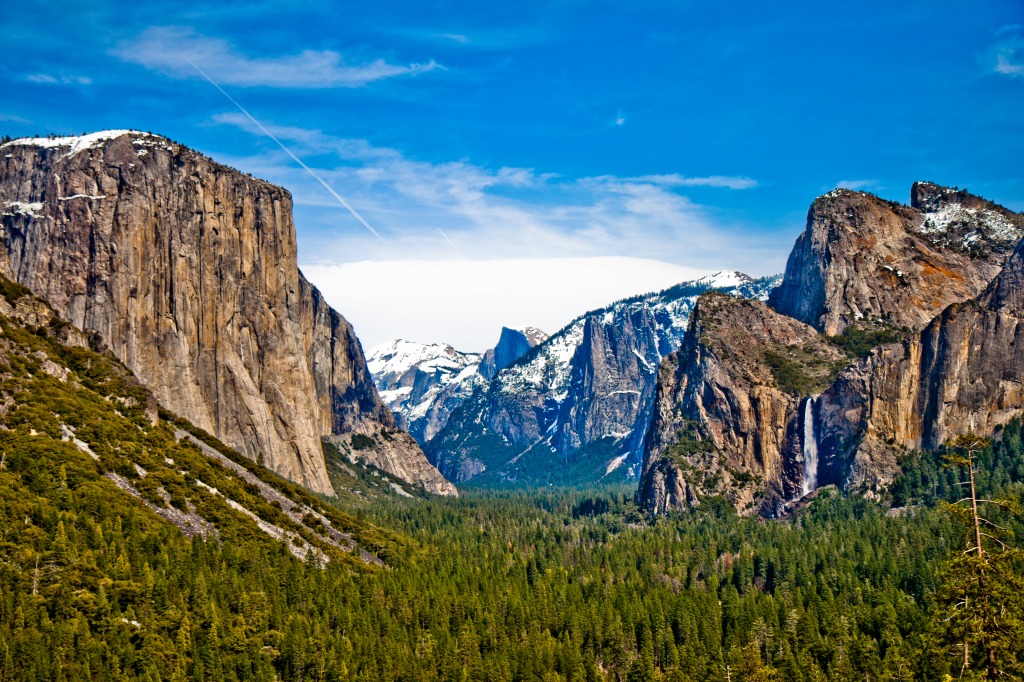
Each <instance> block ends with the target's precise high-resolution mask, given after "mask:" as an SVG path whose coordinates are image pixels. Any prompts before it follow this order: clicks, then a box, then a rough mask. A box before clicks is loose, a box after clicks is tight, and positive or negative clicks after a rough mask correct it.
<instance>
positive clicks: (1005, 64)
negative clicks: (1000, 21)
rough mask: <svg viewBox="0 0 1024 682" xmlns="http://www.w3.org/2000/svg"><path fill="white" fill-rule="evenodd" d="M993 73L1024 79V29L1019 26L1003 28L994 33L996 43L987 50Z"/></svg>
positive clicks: (1011, 25)
mask: <svg viewBox="0 0 1024 682" xmlns="http://www.w3.org/2000/svg"><path fill="white" fill-rule="evenodd" d="M989 64H990V66H991V69H992V71H993V72H995V73H998V74H1000V75H1002V76H1010V77H1013V78H1024V29H1022V27H1021V25H1020V24H1010V25H1009V26H1003V27H1002V28H1000V29H999V30H998V31H996V42H995V43H994V44H993V45H992V47H991V48H990V50H989Z"/></svg>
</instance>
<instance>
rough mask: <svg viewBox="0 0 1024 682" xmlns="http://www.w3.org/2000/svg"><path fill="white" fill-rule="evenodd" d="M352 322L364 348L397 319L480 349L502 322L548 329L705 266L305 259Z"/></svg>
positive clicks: (419, 335) (401, 325) (416, 336)
mask: <svg viewBox="0 0 1024 682" xmlns="http://www.w3.org/2000/svg"><path fill="white" fill-rule="evenodd" d="M302 271H303V272H304V273H305V275H306V277H308V278H309V280H310V281H312V282H313V283H314V284H315V285H316V286H317V287H318V288H319V289H320V291H321V292H323V294H324V296H325V297H326V298H327V301H328V302H329V303H330V304H331V305H332V306H334V308H336V309H337V310H338V311H340V312H341V313H342V314H343V315H344V316H345V317H346V318H347V319H348V320H349V322H351V323H352V325H353V326H354V327H355V330H356V334H357V335H358V336H359V338H360V340H361V341H362V343H363V348H364V349H367V350H368V349H370V348H372V347H374V346H376V345H378V344H381V343H384V342H385V341H389V340H390V339H391V338H392V336H393V334H394V330H395V329H403V330H407V331H403V332H402V336H403V337H404V338H406V339H407V340H409V341H421V342H425V343H429V342H446V343H450V344H452V345H453V346H455V347H456V348H458V349H459V350H463V351H483V350H485V349H487V348H490V347H492V346H493V345H494V344H495V342H497V340H498V333H499V332H500V330H501V327H502V326H506V327H524V326H528V325H529V326H534V327H538V328H540V329H543V330H544V331H546V332H548V333H549V334H551V333H554V332H556V331H558V330H559V329H560V328H561V327H563V326H564V325H565V324H567V323H568V322H570V321H571V320H572V319H573V318H574V317H576V316H577V315H579V314H581V313H584V312H586V311H588V310H593V309H595V308H600V307H602V306H604V305H607V304H608V303H611V302H612V301H615V300H618V299H620V298H625V297H627V296H632V295H634V294H641V293H645V292H648V291H656V290H659V289H664V288H666V287H669V286H672V285H673V284H677V283H679V282H683V281H687V280H691V279H696V278H698V277H700V276H702V275H705V274H708V271H707V270H698V269H695V268H690V267H685V266H681V265H674V264H672V263H665V262H662V261H657V260H647V259H642V258H624V257H602V258H548V259H508V260H429V261H428V260H400V261H363V262H356V263H341V264H335V265H316V264H307V265H303V266H302Z"/></svg>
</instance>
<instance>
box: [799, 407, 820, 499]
mask: <svg viewBox="0 0 1024 682" xmlns="http://www.w3.org/2000/svg"><path fill="white" fill-rule="evenodd" d="M815 435H816V434H815V432H814V397H813V396H812V397H808V398H807V402H805V403H804V442H803V450H804V480H803V494H804V495H807V494H808V493H810V492H811V491H812V490H814V489H815V488H817V487H818V441H817V440H816V439H815ZM801 497H802V496H801Z"/></svg>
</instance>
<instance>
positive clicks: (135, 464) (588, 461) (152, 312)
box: [0, 130, 1024, 682]
mask: <svg viewBox="0 0 1024 682" xmlns="http://www.w3.org/2000/svg"><path fill="white" fill-rule="evenodd" d="M0 151H3V152H4V160H3V164H2V165H0V207H2V208H3V212H2V215H0V228H2V230H0V246H2V249H0V275H2V276H0V297H2V298H0V331H2V333H0V528H2V531H0V681H4V680H8V679H10V680H23V679H24V680H50V679H53V680H61V679H95V680H115V679H118V680H120V679H145V680H158V679H168V680H184V679H217V680H221V679H224V680H245V679H266V680H275V679H288V680H305V679H316V680H367V681H369V680H433V679H458V680H509V681H512V680H565V681H567V682H568V681H577V680H588V681H589V680H630V681H633V680H722V679H726V680H729V679H744V680H759V679H785V680H823V679H831V680H847V679H942V678H943V676H944V675H953V674H956V673H958V671H959V670H960V668H962V667H963V665H964V659H965V657H966V660H967V664H968V666H969V667H972V668H975V669H979V670H980V669H982V668H985V669H986V670H988V671H991V670H993V669H997V672H998V671H1000V670H1005V671H1006V672H1007V674H1013V673H1014V672H1015V671H1017V670H1019V669H1020V667H1019V666H1020V665H1021V661H1020V651H1021V650H1022V649H1021V646H1022V644H1024V638H1022V636H1021V634H1020V633H1021V632H1024V625H1021V624H1022V623H1024V601H1022V600H1021V598H1020V595H1021V594H1024V590H1017V589H1016V587H1018V586H1021V585H1022V583H1024V578H1022V576H1024V571H1022V563H1021V561H1022V559H1021V556H1022V555H1021V553H1020V551H1019V550H1018V549H1016V547H1017V541H1016V540H1015V537H1017V536H1016V534H1018V533H1020V532H1021V531H1022V530H1024V528H1022V521H1024V519H1022V517H1021V515H1020V513H1019V506H1017V505H1018V503H1017V502H1016V500H1018V499H1019V497H1020V495H1021V493H1022V492H1024V437H1022V433H1021V419H1022V417H1024V388H1022V387H1024V378H1022V377H1024V357H1022V356H1021V351H1020V350H1019V349H1020V348H1022V347H1024V345H1018V344H1017V343H1016V341H1017V340H1018V338H1019V337H1021V336H1022V335H1024V324H1021V320H1022V319H1024V242H1022V241H1021V240H1022V238H1024V217H1022V216H1021V214H1018V213H1015V212H1013V211H1011V210H1009V209H1006V208H1003V207H1001V206H998V205H996V204H994V203H992V202H989V201H987V200H985V199H982V198H980V197H977V196H974V195H972V194H970V193H967V192H966V191H964V190H959V189H956V188H953V189H951V188H945V187H941V186H939V185H935V184H933V183H926V182H918V183H914V185H913V186H912V188H911V192H910V203H909V204H908V205H903V204H899V203H896V202H892V201H886V200H883V199H880V198H879V197H876V196H874V195H872V194H869V193H866V192H861V191H853V190H846V189H836V190H833V191H830V192H828V193H826V194H824V195H822V196H820V197H818V198H817V199H816V200H815V201H814V202H813V203H812V205H811V207H810V209H809V212H808V216H807V221H806V227H805V229H804V231H803V232H802V233H801V234H800V236H799V237H798V238H797V240H796V244H795V246H794V248H793V250H792V251H791V253H790V257H789V260H788V263H787V266H786V269H785V272H784V273H783V274H782V275H777V276H765V277H760V278H752V277H749V276H747V275H744V274H742V273H739V272H736V271H731V270H725V271H720V272H717V273H715V274H712V275H707V276H705V277H701V278H698V279H694V280H690V281H685V282H681V283H679V284H677V285H675V286H673V287H670V288H667V289H664V290H661V291H657V292H651V293H638V294H637V295H635V296H630V297H627V298H624V299H622V300H619V301H615V302H611V303H610V304H609V305H607V306H605V307H602V308H598V309H594V310H591V311H588V312H583V313H581V314H579V315H578V316H577V317H576V318H575V319H573V320H572V321H571V322H570V323H569V324H567V325H565V326H564V327H562V328H561V329H557V330H555V331H554V332H553V333H552V334H550V335H548V334H547V333H545V332H542V331H540V330H539V329H536V328H533V327H524V328H521V329H513V328H511V327H505V328H502V329H500V330H499V331H498V333H497V337H498V338H497V342H496V344H495V346H494V347H493V348H491V349H489V350H486V351H484V352H479V353H477V352H473V353H470V352H460V351H458V350H457V349H455V348H454V347H452V346H451V345H448V344H443V343H433V344H427V343H417V342H414V341H409V340H395V341H392V342H388V343H385V344H383V345H381V346H378V347H377V348H374V349H371V350H370V351H369V352H366V353H364V351H363V348H362V344H361V342H360V340H359V338H358V337H357V336H356V331H355V329H354V328H353V327H352V325H350V324H349V323H348V321H347V320H346V319H345V318H344V317H343V316H342V315H341V314H340V313H339V312H337V311H336V310H334V308H332V307H331V306H330V305H328V304H327V302H326V300H325V299H324V297H323V296H322V295H321V294H320V292H319V290H318V289H317V288H316V287H314V286H313V285H312V284H311V283H310V282H308V281H307V280H306V278H305V277H304V276H303V275H302V273H301V272H300V271H299V268H298V261H297V255H296V247H295V241H296V236H295V229H296V228H295V225H294V224H293V222H292V217H291V208H290V207H291V197H290V194H289V193H288V192H287V191H286V190H284V189H283V188H280V187H276V186H274V185H272V184H270V183H266V182H264V181H261V180H257V179H255V178H253V177H251V176H249V175H247V174H244V173H241V172H239V171H237V170H235V169H232V168H230V167H227V166H224V165H221V164H219V163H218V162H216V161H213V160H212V159H210V158H208V157H205V156H203V155H202V154H199V153H198V152H196V151H194V150H191V149H188V148H187V147H185V146H183V145H181V144H179V143H177V142H174V141H172V140H169V139H167V138H163V137H159V136H155V135H150V134H148V133H141V132H138V131H122V130H115V131H106V132H103V133H95V134H91V135H85V136H81V137H50V138H24V139H16V140H11V141H8V142H6V143H4V144H3V145H0ZM965 438H966V439H968V440H964V439H965ZM970 439H976V440H970ZM965 443H966V445H965ZM972 443H973V444H972ZM965 482H969V483H970V484H971V488H970V490H971V496H970V501H972V502H973V503H974V509H975V510H974V511H973V512H969V511H964V508H962V507H957V506H956V505H957V502H958V500H959V501H962V498H963V497H964V493H963V489H964V484H965ZM990 500H994V501H995V502H989V501H990ZM978 505H981V507H982V508H983V512H978V511H977V507H978ZM954 507H955V508H957V509H960V510H961V511H960V512H951V511H950V510H951V509H953V508H954ZM967 509H971V508H970V507H968V508H967ZM982 513H983V514H984V520H985V522H986V524H990V526H986V529H987V530H986V532H987V533H990V534H991V538H990V539H986V540H984V541H983V540H982V539H981V538H982V535H981V531H980V527H981V518H982V517H981V516H979V514H982ZM972 525H973V527H974V528H975V529H978V530H977V532H976V533H975V534H973V535H972V534H971V532H972V531H971V529H972ZM972 538H975V539H974V540H973V541H972ZM972 542H973V543H974V544H973V545H972V544H971V543H972ZM965 546H966V547H967V548H968V550H970V552H968V554H971V556H973V555H975V554H976V556H977V561H976V562H975V563H973V564H967V566H966V568H964V562H963V561H961V560H959V559H957V557H958V556H959V555H960V554H961V548H963V547H965ZM972 553H973V554H972ZM970 560H971V561H974V559H973V558H972V559H970ZM972 576H974V577H973V578H972ZM979 576H980V577H979ZM975 578H977V580H975ZM971 580H975V581H974V582H971ZM994 584H995V585H996V587H998V589H996V587H994V586H993V585H994ZM971 590H974V591H971ZM964 594H969V595H973V596H971V597H970V599H971V600H972V601H973V602H974V603H976V604H977V605H978V606H976V611H977V614H978V615H977V619H978V620H976V621H971V622H973V623H975V624H976V623H977V622H985V623H992V622H997V623H999V627H998V628H997V629H993V627H989V626H985V627H976V626H972V625H971V624H970V623H968V624H967V625H965V626H962V627H961V626H960V625H956V627H954V626H952V625H948V623H950V622H953V623H960V621H959V620H957V618H959V616H956V613H955V612H956V610H957V609H958V608H960V607H959V606H956V604H958V603H961V602H958V601H957V599H962V597H963V595H964ZM979 595H980V596H979ZM989 605H991V606H992V612H991V613H988V612H982V608H983V607H984V608H988V606H989ZM997 607H998V608H997ZM972 613H973V612H972ZM992 613H995V615H992ZM951 614H953V615H951ZM972 617H973V616H972ZM985 618H988V619H989V620H984V619H985ZM992 619H995V620H992ZM956 628H961V629H956ZM972 628H973V629H972ZM968 643H969V644H968ZM957 647H960V649H958V648H957ZM964 652H966V653H964ZM992 661H996V662H995V663H992ZM993 666H996V668H993ZM1000 674H1002V673H1000Z"/></svg>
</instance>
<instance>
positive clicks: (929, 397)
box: [815, 242, 1024, 493]
mask: <svg viewBox="0 0 1024 682" xmlns="http://www.w3.org/2000/svg"><path fill="white" fill-rule="evenodd" d="M815 412H816V414H815V419H816V422H817V424H818V430H817V433H816V440H817V442H818V444H817V447H818V451H819V453H820V457H821V464H822V475H823V478H822V480H823V482H834V483H838V484H841V485H843V486H845V487H847V488H850V489H856V490H862V491H864V492H868V493H871V492H874V491H877V490H879V489H880V488H882V487H884V486H886V485H888V484H889V483H890V482H891V481H892V479H893V477H894V476H895V475H896V474H897V473H898V460H899V458H900V457H901V456H902V455H904V454H905V453H906V452H907V451H908V450H912V449H934V448H937V447H939V446H940V445H942V444H943V443H944V442H946V441H947V440H949V439H950V438H953V437H955V436H957V435H960V434H963V433H966V432H968V431H973V432H974V433H976V434H978V435H981V436H990V435H992V434H993V433H995V432H996V431H997V430H998V429H999V428H1000V427H1001V426H1003V425H1004V424H1006V423H1007V422H1008V421H1010V420H1011V419H1013V418H1014V417H1017V416H1020V415H1021V414H1022V413H1024V242H1022V244H1021V246H1018V248H1017V251H1016V252H1015V253H1014V254H1013V257H1012V258H1011V259H1010V261H1009V263H1008V264H1007V266H1006V267H1005V268H1004V269H1003V271H1002V273H1000V275H999V277H997V278H996V279H995V280H994V281H993V282H992V283H991V284H990V285H989V286H988V287H987V288H986V290H985V291H984V292H982V293H981V295H979V296H978V297H977V298H976V299H975V300H972V301H966V302H963V303H957V304H954V305H951V306H949V307H948V308H946V310H944V311H943V312H942V313H941V314H940V315H938V316H937V317H936V318H935V319H934V320H932V322H931V323H930V324H929V325H928V326H927V327H925V328H924V329H923V330H921V331H920V332H919V333H917V334H913V335H911V336H909V337H907V338H905V339H904V340H903V341H902V342H901V343H895V344H889V345H885V346H882V347H880V348H878V349H876V350H875V351H873V352H872V353H871V355H869V356H868V357H867V358H865V359H864V360H862V361H861V362H859V363H857V364H856V365H854V366H852V367H850V368H849V369H848V370H846V371H844V372H843V373H842V374H841V375H840V376H839V378H838V380H837V381H836V382H835V384H833V385H832V386H831V387H830V388H829V389H828V390H827V391H825V392H824V393H823V394H822V395H821V397H820V398H819V399H818V400H817V401H816V403H815Z"/></svg>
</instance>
